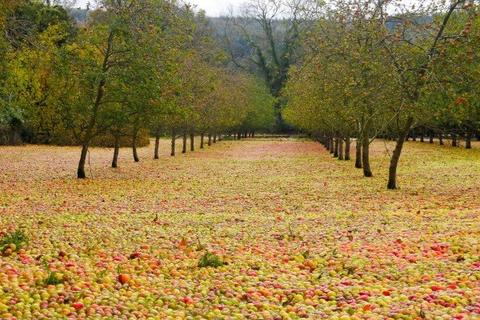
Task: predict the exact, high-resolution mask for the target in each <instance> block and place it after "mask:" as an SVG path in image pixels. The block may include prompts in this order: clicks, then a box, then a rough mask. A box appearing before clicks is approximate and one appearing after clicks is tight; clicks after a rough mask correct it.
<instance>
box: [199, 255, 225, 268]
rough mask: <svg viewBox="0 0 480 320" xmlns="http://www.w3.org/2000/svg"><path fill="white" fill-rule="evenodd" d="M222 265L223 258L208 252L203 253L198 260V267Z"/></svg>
mask: <svg viewBox="0 0 480 320" xmlns="http://www.w3.org/2000/svg"><path fill="white" fill-rule="evenodd" d="M223 265H225V262H223V260H222V259H221V258H220V257H219V256H217V255H215V254H213V253H210V252H207V253H205V254H204V255H203V256H202V257H201V258H200V260H199V261H198V266H199V267H200V268H205V267H213V268H217V267H221V266H223Z"/></svg>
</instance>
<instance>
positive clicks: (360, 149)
mask: <svg viewBox="0 0 480 320" xmlns="http://www.w3.org/2000/svg"><path fill="white" fill-rule="evenodd" d="M319 142H320V143H321V144H323V145H324V146H325V148H326V149H327V150H328V151H330V153H331V154H333V156H334V157H335V158H338V160H351V155H350V153H351V146H352V139H351V138H350V137H346V138H343V137H335V138H333V137H323V138H321V139H319ZM369 147H370V139H369V138H368V137H367V138H361V137H360V138H357V140H356V143H355V149H356V150H355V168H359V169H363V171H364V176H365V177H371V176H373V174H372V171H371V169H370V154H369V149H370V148H369Z"/></svg>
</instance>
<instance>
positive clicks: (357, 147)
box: [355, 137, 362, 169]
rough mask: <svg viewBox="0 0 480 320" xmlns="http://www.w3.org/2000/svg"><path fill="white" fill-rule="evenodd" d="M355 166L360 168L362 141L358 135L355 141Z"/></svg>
mask: <svg viewBox="0 0 480 320" xmlns="http://www.w3.org/2000/svg"><path fill="white" fill-rule="evenodd" d="M355 168H357V169H362V143H361V141H360V137H358V138H357V141H356V142H355Z"/></svg>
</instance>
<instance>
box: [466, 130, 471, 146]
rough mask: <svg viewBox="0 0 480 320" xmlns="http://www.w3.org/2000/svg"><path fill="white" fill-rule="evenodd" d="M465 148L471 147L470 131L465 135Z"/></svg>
mask: <svg viewBox="0 0 480 320" xmlns="http://www.w3.org/2000/svg"><path fill="white" fill-rule="evenodd" d="M465 148H467V149H472V133H471V132H470V131H467V134H466V136H465Z"/></svg>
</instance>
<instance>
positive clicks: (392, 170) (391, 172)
mask: <svg viewBox="0 0 480 320" xmlns="http://www.w3.org/2000/svg"><path fill="white" fill-rule="evenodd" d="M412 125H413V117H408V119H407V122H406V124H405V127H404V128H403V130H402V131H401V132H400V134H399V136H398V140H397V144H396V145H395V149H394V150H393V154H392V158H391V159H390V167H389V169H388V184H387V188H388V189H390V190H393V189H397V168H398V161H399V160H400V156H401V155H402V149H403V144H404V142H405V140H406V138H407V136H408V132H409V131H410V128H411V127H412Z"/></svg>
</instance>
